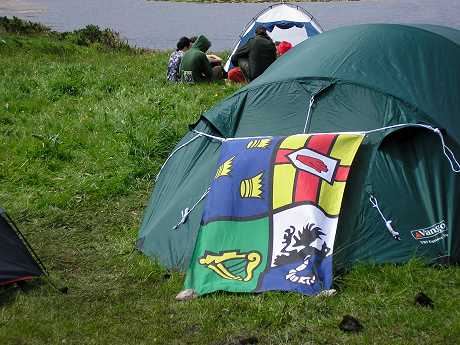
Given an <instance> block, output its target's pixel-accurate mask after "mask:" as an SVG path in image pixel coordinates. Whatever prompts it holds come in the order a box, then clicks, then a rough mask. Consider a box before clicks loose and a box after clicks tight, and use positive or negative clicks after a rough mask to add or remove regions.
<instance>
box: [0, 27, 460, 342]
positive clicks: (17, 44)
mask: <svg viewBox="0 0 460 345" xmlns="http://www.w3.org/2000/svg"><path fill="white" fill-rule="evenodd" d="M167 59H168V53H152V52H141V51H138V50H131V49H109V48H107V47H106V46H104V45H103V44H100V43H97V42H95V43H91V44H88V45H82V44H78V42H76V41H75V40H73V39H67V38H65V37H64V38H62V37H55V36H53V35H50V34H48V33H47V34H43V33H40V34H38V33H37V34H34V35H32V36H27V37H26V36H18V35H15V34H12V33H7V32H2V33H1V34H0V66H1V67H0V186H1V188H0V205H2V206H3V207H4V208H6V209H7V210H8V211H9V212H10V214H11V215H12V217H13V218H14V219H15V220H16V221H17V223H18V225H19V226H20V228H21V229H23V231H24V233H25V234H26V235H27V237H28V238H29V240H30V242H31V243H32V244H33V245H34V247H35V249H36V251H37V252H38V253H39V255H40V256H41V258H42V260H43V261H44V262H45V264H46V265H47V266H48V269H49V270H50V271H51V272H52V275H53V276H54V277H55V278H56V279H57V280H60V281H61V282H63V283H65V285H67V286H68V287H69V294H67V295H63V294H60V293H57V292H56V291H55V290H53V289H52V288H51V287H50V286H49V285H47V284H45V285H42V286H37V287H35V288H33V289H30V290H28V291H25V292H21V291H18V290H16V289H6V290H0V303H1V304H0V344H2V345H3V344H98V345H99V344H110V345H114V344H177V345H179V344H196V345H204V344H209V345H211V344H213V345H230V344H238V343H241V341H239V340H238V339H239V338H238V337H248V336H253V337H255V338H257V340H258V342H259V344H277V345H279V344H299V345H301V344H418V345H420V344H456V343H457V342H458V339H460V308H459V300H460V270H459V269H458V268H456V267H450V268H429V267H425V266H423V265H421V264H418V263H416V262H411V263H409V264H407V265H404V266H400V267H396V266H391V265H388V266H379V267H371V266H363V267H357V268H355V269H354V270H353V271H351V272H350V273H348V274H346V275H343V276H340V277H337V279H336V288H337V289H338V290H339V293H338V295H337V296H335V297H331V298H308V297H304V296H300V295H298V294H286V293H266V294H261V295H243V294H225V293H217V294H212V295H210V296H206V297H203V298H200V299H197V300H193V301H189V302H183V303H179V302H176V301H175V300H174V296H175V294H176V293H177V292H178V291H180V289H181V287H182V283H183V276H182V274H180V273H177V272H173V273H168V272H166V271H165V270H164V269H163V268H162V267H161V266H159V265H157V264H155V263H153V262H151V261H150V260H149V259H148V258H146V257H144V256H143V255H142V254H140V253H138V252H137V251H135V250H133V246H134V242H135V239H136V234H137V230H138V226H139V222H140V219H141V216H142V212H143V209H144V206H145V204H146V202H147V198H148V196H149V194H150V191H151V189H152V187H153V176H155V174H156V173H157V172H158V169H159V167H160V165H161V164H162V162H163V161H164V159H165V158H166V157H167V155H168V153H169V152H170V150H171V149H172V148H173V147H174V145H175V143H176V142H177V141H178V140H179V139H180V137H181V136H182V135H183V134H184V133H185V132H186V131H187V124H188V123H191V122H194V121H196V120H197V119H198V118H199V116H200V114H201V113H202V112H203V111H205V110H206V109H208V108H209V107H211V106H212V105H214V104H216V103H217V102H218V101H219V100H221V99H222V98H224V97H225V96H227V95H229V94H231V93H232V92H234V91H235V90H236V87H234V86H227V85H225V84H217V85H196V86H193V87H189V86H184V85H172V84H169V83H167V82H166V81H165V68H166V63H167ZM421 290H423V291H424V292H425V293H427V294H428V295H429V296H430V297H432V298H433V299H434V302H435V308H434V309H433V310H431V309H425V308H421V307H419V306H416V305H414V303H413V298H414V296H415V294H416V293H417V292H418V291H421ZM344 314H351V315H354V316H355V317H357V318H359V319H360V320H361V321H362V323H363V325H364V330H363V332H361V333H358V334H347V333H343V332H342V331H340V330H339V328H338V327H337V325H338V324H339V322H340V320H341V318H342V316H343V315H344Z"/></svg>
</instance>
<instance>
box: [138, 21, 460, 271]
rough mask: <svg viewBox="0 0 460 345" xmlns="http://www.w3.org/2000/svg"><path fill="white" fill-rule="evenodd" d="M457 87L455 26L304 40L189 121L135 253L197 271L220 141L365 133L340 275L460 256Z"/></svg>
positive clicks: (385, 27)
mask: <svg viewBox="0 0 460 345" xmlns="http://www.w3.org/2000/svg"><path fill="white" fill-rule="evenodd" d="M459 80H460V31H458V30H455V29H451V28H447V27H441V26H432V25H418V26H408V25H390V24H370V25H357V26H350V27H345V28H339V29H336V30H333V31H329V32H326V33H323V34H321V35H317V36H315V37H313V38H311V39H309V40H307V41H305V42H303V43H301V44H299V45H298V46H296V47H295V48H294V49H292V50H291V51H289V52H288V53H287V54H285V55H284V56H282V57H281V58H280V59H278V60H277V61H276V62H275V63H274V64H273V65H272V66H270V68H269V69H268V70H267V71H266V72H265V73H264V74H263V75H261V76H260V77H259V78H257V79H256V80H254V81H253V82H252V83H250V84H248V85H247V86H246V87H244V88H242V89H240V90H239V91H238V92H236V93H235V94H233V95H232V96H230V97H228V98H227V99H225V100H224V101H222V102H221V103H220V104H218V105H216V106H215V107H213V108H212V109H210V110H209V111H207V112H206V113H204V114H203V115H202V116H201V118H200V120H199V121H198V122H197V123H196V124H194V125H193V126H191V130H190V132H189V133H188V134H187V135H186V136H185V137H184V138H183V139H182V140H181V141H180V142H179V144H178V145H177V146H176V148H175V150H174V151H173V153H172V155H171V156H170V158H168V160H167V162H165V165H164V166H163V168H162V170H161V172H160V174H159V177H158V181H157V183H156V185H155V189H154V191H153V194H152V196H151V199H150V201H149V204H148V207H147V209H146V211H145V214H144V219H143V222H142V225H141V229H140V231H139V239H138V244H137V245H138V248H139V249H140V250H142V251H143V252H144V253H145V254H146V255H148V256H151V257H154V258H158V259H159V260H160V262H161V263H163V264H164V265H166V266H167V267H174V268H179V269H186V268H187V267H188V265H189V262H190V260H191V257H192V255H193V251H194V246H195V241H196V238H197V233H198V230H199V228H200V221H201V218H202V214H203V208H204V203H203V202H202V200H203V199H204V198H205V196H206V191H207V190H208V188H209V186H210V184H211V182H212V179H213V174H214V173H215V170H216V164H217V161H218V158H219V151H220V146H221V141H220V140H221V139H220V138H233V137H250V136H276V135H291V134H296V133H304V132H306V133H330V132H349V131H352V132H356V131H367V135H366V137H365V139H364V142H363V144H362V145H361V148H360V149H359V151H358V153H357V156H356V158H355V161H354V162H353V168H352V169H351V173H350V176H349V179H348V184H347V187H346V190H345V194H344V197H343V203H342V209H341V214H340V218H339V223H338V228H337V232H336V238H335V249H334V268H335V269H336V270H337V269H341V268H345V267H349V266H350V265H351V264H352V263H354V262H373V263H385V262H392V263H402V262H406V261H407V260H409V259H411V258H413V257H419V258H422V259H424V260H425V261H426V262H453V261H458V260H459V258H460V230H459V229H460V202H459V200H458V197H457V196H458V194H459V192H460V183H459V181H460V180H459V178H460V177H459V176H457V174H456V173H455V171H458V170H459V169H458V168H459V167H458V163H457V161H456V160H455V157H454V156H453V155H452V152H454V153H457V154H459V153H460V116H459V108H460V101H459V99H460V83H459ZM416 124H424V125H426V126H425V127H423V126H414V125H416ZM379 128H380V129H381V128H384V129H382V130H375V129H379ZM436 128H439V129H440V130H436ZM374 130H375V131H374ZM212 136H214V137H215V138H214V139H213V138H212ZM440 139H442V140H440ZM449 148H450V149H451V150H452V151H450V150H449ZM449 163H450V164H449ZM453 170H454V171H453ZM390 220H391V226H392V228H393V229H394V230H395V231H397V232H398V233H399V236H400V241H396V240H395V239H394V238H393V237H392V236H391V235H390V233H389V232H388V230H387V228H388V225H389V223H390ZM390 229H391V227H390ZM394 234H395V233H393V235H394ZM394 237H397V236H394Z"/></svg>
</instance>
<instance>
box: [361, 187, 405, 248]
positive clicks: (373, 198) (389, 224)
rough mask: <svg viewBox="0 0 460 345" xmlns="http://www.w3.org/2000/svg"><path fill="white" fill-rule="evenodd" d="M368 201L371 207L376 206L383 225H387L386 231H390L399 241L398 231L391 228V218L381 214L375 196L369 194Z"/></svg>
mask: <svg viewBox="0 0 460 345" xmlns="http://www.w3.org/2000/svg"><path fill="white" fill-rule="evenodd" d="M369 201H370V203H371V204H372V207H374V208H376V209H377V211H378V212H379V214H380V217H382V219H383V221H384V222H385V226H386V227H387V229H388V231H389V232H390V234H391V236H393V238H394V239H395V240H397V241H401V236H400V235H399V232H397V231H395V230H394V229H393V226H392V225H391V222H392V220H391V219H388V220H387V219H386V218H385V216H384V215H383V213H382V211H381V210H380V207H379V202H378V201H377V198H376V197H375V196H373V195H372V194H370V197H369Z"/></svg>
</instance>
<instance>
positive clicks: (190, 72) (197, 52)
mask: <svg viewBox="0 0 460 345" xmlns="http://www.w3.org/2000/svg"><path fill="white" fill-rule="evenodd" d="M209 47H211V42H210V41H209V40H208V39H207V38H206V37H205V36H203V35H200V36H198V38H197V40H196V42H195V43H194V44H193V45H192V48H190V49H189V50H188V51H187V52H186V53H185V54H184V56H183V57H182V62H181V65H180V75H181V81H182V82H184V83H200V82H212V81H216V80H220V79H222V78H223V69H222V66H221V65H220V62H219V63H218V64H217V65H216V66H214V67H213V66H212V63H211V62H210V60H212V61H213V62H217V61H215V60H216V59H215V56H211V58H208V56H207V55H206V52H207V51H208V49H209Z"/></svg>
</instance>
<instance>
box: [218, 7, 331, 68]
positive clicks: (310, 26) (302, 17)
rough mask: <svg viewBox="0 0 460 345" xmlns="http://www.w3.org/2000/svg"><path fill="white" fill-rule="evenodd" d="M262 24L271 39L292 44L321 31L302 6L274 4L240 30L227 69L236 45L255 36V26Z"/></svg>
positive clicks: (242, 43)
mask: <svg viewBox="0 0 460 345" xmlns="http://www.w3.org/2000/svg"><path fill="white" fill-rule="evenodd" d="M259 26H264V27H265V28H266V29H267V33H268V35H269V36H270V37H271V38H272V39H273V41H279V42H281V41H288V42H290V43H291V44H292V45H293V46H295V45H296V44H299V43H301V42H303V41H305V40H306V39H307V38H309V37H311V36H314V35H317V34H319V33H321V32H323V29H322V28H321V26H320V25H319V24H318V22H317V21H316V19H315V18H314V17H313V16H312V15H311V14H310V13H309V12H308V11H307V10H305V9H304V8H302V7H300V6H296V5H291V4H285V3H281V4H275V5H271V6H269V7H267V8H266V9H265V10H263V11H261V12H259V14H258V15H257V16H255V17H254V18H252V20H251V21H250V22H249V24H248V25H246V27H245V28H244V30H243V31H242V33H241V35H240V38H239V40H238V42H237V43H236V45H235V47H234V48H233V51H232V54H231V55H230V57H229V58H228V61H227V63H226V64H225V67H224V68H225V70H226V71H228V70H229V69H230V68H232V67H233V66H232V65H231V62H230V59H231V57H232V55H233V54H234V53H235V51H236V50H237V49H238V47H241V46H243V45H244V44H246V42H248V41H249V40H250V39H251V38H253V37H254V36H255V32H256V28H257V27H259Z"/></svg>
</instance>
